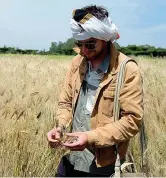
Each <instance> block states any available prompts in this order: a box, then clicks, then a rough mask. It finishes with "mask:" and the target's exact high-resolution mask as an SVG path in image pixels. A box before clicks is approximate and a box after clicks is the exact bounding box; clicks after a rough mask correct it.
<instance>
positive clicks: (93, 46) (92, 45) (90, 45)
mask: <svg viewBox="0 0 166 178" xmlns="http://www.w3.org/2000/svg"><path fill="white" fill-rule="evenodd" d="M74 44H75V45H76V46H77V47H78V48H82V47H83V46H85V48H87V49H88V50H94V49H96V47H97V44H98V43H97V42H86V43H81V42H74Z"/></svg>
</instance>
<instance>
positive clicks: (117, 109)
mask: <svg viewBox="0 0 166 178" xmlns="http://www.w3.org/2000/svg"><path fill="white" fill-rule="evenodd" d="M129 61H132V62H135V63H136V61H135V60H133V59H130V58H129V59H125V60H124V61H122V63H121V65H120V70H119V72H118V76H117V84H116V88H115V98H114V108H113V119H114V122H115V121H118V120H119V113H120V103H119V95H120V90H121V88H122V86H123V83H124V77H125V71H126V64H127V62H129ZM136 64H137V63H136ZM141 124H142V126H141V130H140V143H141V169H142V170H143V153H144V151H145V149H146V146H145V145H146V141H145V130H144V122H143V120H142V123H141ZM115 149H116V155H117V158H116V162H115V177H120V173H121V164H120V156H119V152H118V144H116V145H115Z"/></svg>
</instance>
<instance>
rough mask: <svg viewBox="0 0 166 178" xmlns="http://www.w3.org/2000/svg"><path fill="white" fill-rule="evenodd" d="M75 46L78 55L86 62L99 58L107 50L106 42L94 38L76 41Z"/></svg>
mask: <svg viewBox="0 0 166 178" xmlns="http://www.w3.org/2000/svg"><path fill="white" fill-rule="evenodd" d="M76 45H77V46H78V47H79V48H80V54H81V55H82V56H84V57H86V58H87V59H88V60H92V59H95V58H97V57H99V56H100V55H101V54H102V53H103V51H104V50H106V48H107V42H105V41H103V40H98V39H95V38H89V39H87V40H81V41H77V42H76Z"/></svg>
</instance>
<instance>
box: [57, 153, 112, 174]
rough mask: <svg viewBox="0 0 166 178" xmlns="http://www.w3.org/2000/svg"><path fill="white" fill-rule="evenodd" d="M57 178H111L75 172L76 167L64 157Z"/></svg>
mask: <svg viewBox="0 0 166 178" xmlns="http://www.w3.org/2000/svg"><path fill="white" fill-rule="evenodd" d="M55 177H110V175H100V174H91V173H87V172H83V171H77V170H74V166H73V165H72V164H71V163H70V162H69V161H68V160H67V158H66V157H65V156H64V157H62V159H61V161H60V164H59V166H58V169H57V174H56V175H55Z"/></svg>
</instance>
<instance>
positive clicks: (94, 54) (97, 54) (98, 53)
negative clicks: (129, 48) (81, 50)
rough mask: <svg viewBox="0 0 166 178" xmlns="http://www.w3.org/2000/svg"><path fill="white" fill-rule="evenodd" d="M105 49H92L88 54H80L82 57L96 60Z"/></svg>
mask: <svg viewBox="0 0 166 178" xmlns="http://www.w3.org/2000/svg"><path fill="white" fill-rule="evenodd" d="M104 50H105V49H101V50H100V51H97V50H93V51H92V53H93V54H92V53H90V55H86V54H81V55H82V56H83V57H85V58H86V59H87V60H88V61H90V60H92V59H93V60H97V59H98V58H100V56H102V54H103V52H104Z"/></svg>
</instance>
